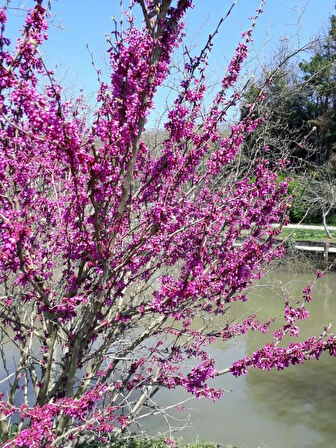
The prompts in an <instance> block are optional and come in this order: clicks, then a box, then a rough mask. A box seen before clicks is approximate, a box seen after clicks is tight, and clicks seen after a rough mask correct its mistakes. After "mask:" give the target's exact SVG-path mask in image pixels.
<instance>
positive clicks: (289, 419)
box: [145, 273, 336, 448]
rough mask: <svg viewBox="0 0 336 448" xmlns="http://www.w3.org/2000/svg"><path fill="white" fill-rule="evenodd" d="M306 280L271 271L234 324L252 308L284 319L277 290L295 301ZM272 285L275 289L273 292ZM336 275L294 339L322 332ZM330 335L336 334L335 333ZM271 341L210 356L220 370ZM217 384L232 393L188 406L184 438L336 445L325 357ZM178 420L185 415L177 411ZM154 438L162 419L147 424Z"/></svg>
mask: <svg viewBox="0 0 336 448" xmlns="http://www.w3.org/2000/svg"><path fill="white" fill-rule="evenodd" d="M310 280H311V275H305V274H295V275H293V274H288V273H276V274H271V275H269V277H268V278H264V279H263V282H262V285H259V286H256V287H255V288H254V291H253V292H252V293H251V294H250V296H249V301H248V302H247V304H242V306H238V307H237V308H236V309H235V310H234V311H233V312H232V314H231V316H230V317H231V318H232V319H234V318H235V317H238V316H243V315H244V316H245V315H248V314H249V313H250V312H252V311H254V310H255V309H256V308H257V309H259V313H258V316H259V317H260V318H261V319H268V318H270V317H272V316H274V315H276V316H279V319H280V318H281V315H282V314H283V296H282V295H281V292H280V290H283V291H285V292H286V293H287V294H289V295H292V297H297V298H298V299H300V297H301V291H302V288H303V287H305V286H306V285H307V283H308V282H309V281H310ZM270 285H272V286H270ZM335 291H336V274H328V275H326V276H325V277H324V278H323V279H322V280H320V282H319V284H318V285H317V287H316V288H315V290H314V299H313V301H312V302H311V304H309V309H310V311H311V319H309V321H307V322H304V323H302V325H301V328H302V331H301V334H300V337H299V340H303V339H305V338H307V337H309V336H312V335H318V334H320V333H321V331H322V330H323V326H324V325H325V324H326V323H329V322H330V321H331V322H333V321H335V317H336V294H335ZM334 331H335V329H334ZM269 340H270V337H269V336H267V335H266V336H265V335H260V334H259V333H252V334H249V335H247V336H245V337H242V338H240V339H239V340H238V341H235V342H234V343H231V344H228V343H225V344H217V345H215V346H213V347H212V355H213V356H214V357H215V358H216V359H218V360H219V363H218V367H219V368H225V367H227V366H228V365H230V363H231V362H232V361H233V360H235V359H239V358H241V357H244V356H246V354H251V353H252V352H253V351H254V350H255V349H256V348H257V347H260V345H261V344H264V343H266V342H268V341H269ZM215 384H216V385H217V386H219V387H224V388H226V389H229V390H232V392H228V393H227V394H226V396H225V397H224V398H223V399H222V400H220V401H219V402H217V403H214V404H213V403H210V402H209V401H207V400H203V399H202V400H194V401H193V402H192V405H191V406H192V410H191V418H192V424H193V426H192V427H191V428H187V429H184V430H183V432H182V435H183V437H184V438H185V439H186V440H189V441H191V440H196V439H200V440H209V441H210V440H213V441H217V442H220V443H223V444H225V443H230V444H233V445H237V446H239V448H243V447H248V448H250V447H251V448H255V447H257V446H258V447H261V446H263V447H266V446H267V447H270V448H283V447H286V448H302V447H304V448H313V447H314V448H316V447H321V448H322V447H323V448H333V447H335V446H336V360H335V358H331V357H329V356H328V355H323V356H322V357H321V359H320V361H316V360H311V361H309V362H307V363H306V364H304V365H302V366H295V367H291V368H288V369H286V370H285V371H281V372H277V371H274V372H262V371H256V370H252V371H250V373H249V375H248V376H247V377H246V378H245V377H244V378H239V379H235V378H233V377H232V376H228V375H226V376H224V377H222V378H218V379H217V380H216V382H215ZM182 398H183V394H181V393H180V392H177V391H174V392H171V391H169V392H163V393H161V395H160V396H159V397H157V399H158V400H162V402H164V403H173V402H174V400H180V399H182ZM174 416H175V417H182V415H180V413H175V414H174ZM145 426H146V429H147V430H149V431H151V432H152V433H153V434H157V433H158V432H160V431H164V430H167V425H165V424H164V423H162V419H159V418H158V419H156V420H155V419H151V420H150V421H148V422H146V425H145Z"/></svg>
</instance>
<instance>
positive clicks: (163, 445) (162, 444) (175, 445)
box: [78, 437, 238, 448]
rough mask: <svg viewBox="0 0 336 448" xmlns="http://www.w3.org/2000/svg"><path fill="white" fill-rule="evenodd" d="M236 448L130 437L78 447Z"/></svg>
mask: <svg viewBox="0 0 336 448" xmlns="http://www.w3.org/2000/svg"><path fill="white" fill-rule="evenodd" d="M108 447H110V448H167V447H172V448H238V447H236V446H233V445H222V444H218V443H215V442H195V443H184V442H183V441H181V440H179V439H177V440H172V439H169V440H168V439H163V438H160V439H152V440H145V439H139V438H136V437H134V438H131V439H129V440H127V441H125V440H121V441H115V442H113V443H110V444H109V445H102V444H100V443H98V442H93V443H84V444H81V445H80V446H79V447H78V448H108Z"/></svg>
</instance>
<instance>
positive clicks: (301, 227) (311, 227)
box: [273, 224, 336, 231]
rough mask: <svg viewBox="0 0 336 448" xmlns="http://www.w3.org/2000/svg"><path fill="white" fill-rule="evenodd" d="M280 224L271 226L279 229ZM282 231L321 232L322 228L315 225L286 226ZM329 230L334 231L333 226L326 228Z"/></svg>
mask: <svg viewBox="0 0 336 448" xmlns="http://www.w3.org/2000/svg"><path fill="white" fill-rule="evenodd" d="M279 225H280V224H273V227H279ZM284 229H302V230H323V231H324V227H323V226H317V225H315V224H288V225H287V226H284ZM328 229H329V230H336V227H335V226H328Z"/></svg>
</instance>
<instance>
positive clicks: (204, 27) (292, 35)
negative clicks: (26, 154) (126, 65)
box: [0, 0, 335, 125]
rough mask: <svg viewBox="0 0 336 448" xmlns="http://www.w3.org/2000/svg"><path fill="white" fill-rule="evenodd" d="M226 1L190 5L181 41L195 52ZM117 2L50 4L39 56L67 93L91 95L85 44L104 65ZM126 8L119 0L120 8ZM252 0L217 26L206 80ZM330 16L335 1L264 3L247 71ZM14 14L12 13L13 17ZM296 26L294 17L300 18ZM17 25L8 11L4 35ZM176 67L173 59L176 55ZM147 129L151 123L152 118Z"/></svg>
mask: <svg viewBox="0 0 336 448" xmlns="http://www.w3.org/2000/svg"><path fill="white" fill-rule="evenodd" d="M3 3H4V0H0V4H3ZM231 3H232V0H194V4H195V7H194V9H193V10H191V11H190V12H189V15H188V16H187V18H186V32H187V38H186V43H187V45H188V47H191V49H192V50H193V51H195V52H197V48H201V46H202V43H204V42H205V41H206V39H207V37H208V34H209V33H210V32H212V30H213V29H214V28H215V26H216V24H217V22H218V20H219V19H220V17H221V16H223V15H225V13H226V12H227V10H228V8H229V7H230V5H231ZM19 4H21V5H22V4H23V5H24V6H25V7H29V6H30V5H32V1H31V0H26V1H24V0H12V2H11V6H14V7H16V6H18V5H19ZM119 4H120V2H119V0H96V1H92V0H58V1H54V2H53V7H52V13H53V16H54V20H53V23H52V24H51V26H50V31H49V40H48V43H47V44H46V45H45V46H44V48H43V52H44V55H45V58H46V61H47V63H48V65H49V67H54V66H57V70H56V73H57V75H58V76H59V77H61V78H64V83H65V84H68V85H71V86H72V88H73V89H75V90H78V89H79V88H82V87H83V88H84V91H85V92H86V93H87V94H92V97H93V96H94V95H93V92H95V90H96V87H97V80H96V75H95V72H94V70H93V69H92V66H91V62H90V56H89V54H88V51H87V49H86V43H88V44H89V46H90V49H91V50H92V51H93V53H94V54H95V60H96V63H97V65H98V66H99V67H101V68H102V69H103V70H104V69H105V68H104V67H106V65H105V64H106V61H105V59H106V56H105V55H106V43H105V37H104V35H105V33H109V32H110V31H111V29H112V20H111V16H114V17H116V18H117V19H119V17H120V6H119ZM127 4H128V1H127V0H124V5H125V6H126V5H127ZM258 4H259V2H258V1H257V0H237V4H236V6H235V8H234V9H233V12H232V14H231V16H230V17H229V18H228V19H227V20H226V22H225V23H224V24H223V26H222V28H221V31H220V33H219V34H218V35H217V36H216V39H215V45H214V51H213V54H212V57H211V59H210V67H209V72H210V79H211V81H216V80H218V79H220V75H221V74H222V73H223V71H224V70H225V67H226V64H227V61H228V60H229V58H230V57H231V56H232V54H233V52H234V49H235V47H236V45H237V42H238V40H239V37H240V33H241V32H242V31H243V30H245V29H247V28H248V24H249V21H248V17H249V16H251V15H253V14H254V12H255V9H256V8H257V6H258ZM333 13H335V0H268V1H267V2H266V6H265V7H264V13H263V14H262V15H261V17H260V18H259V20H258V23H257V26H256V29H255V32H254V44H253V47H252V48H251V53H250V54H251V63H250V66H249V67H250V68H249V69H248V70H250V71H251V72H252V71H253V70H254V69H255V67H258V65H260V64H264V63H266V62H267V61H269V58H270V56H271V54H272V52H273V50H274V49H276V48H277V47H278V45H279V41H281V42H282V43H284V42H288V43H289V45H290V47H291V48H293V49H295V48H296V47H297V45H298V35H299V37H300V42H299V44H300V45H303V44H304V43H306V42H307V41H308V40H309V39H310V38H311V37H312V36H315V35H316V34H317V33H319V31H321V29H322V28H323V27H327V25H328V17H329V15H330V14H333ZM13 14H14V15H13ZM301 14H302V17H301V19H300V20H299V25H298V17H299V16H301ZM20 23H22V14H20V13H19V12H17V11H14V10H13V11H12V14H11V17H10V19H9V28H8V31H9V34H10V37H13V36H15V33H16V30H17V27H18V26H19V24H20ZM176 61H177V63H178V61H179V56H178V55H177V56H176ZM164 93H167V91H165V90H162V91H161V93H160V94H159V96H158V99H157V109H160V108H162V107H163V104H164V98H163V97H164ZM151 120H152V123H151V124H152V125H154V121H153V120H154V118H153V119H151Z"/></svg>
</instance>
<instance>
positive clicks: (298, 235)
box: [279, 228, 336, 241]
mask: <svg viewBox="0 0 336 448" xmlns="http://www.w3.org/2000/svg"><path fill="white" fill-rule="evenodd" d="M330 233H331V235H332V236H333V237H334V238H336V232H335V231H331V232H330ZM279 237H280V238H287V237H291V238H293V239H294V240H314V241H329V240H330V238H328V237H327V234H326V233H325V231H324V230H310V229H286V228H284V229H282V232H281V234H280V235H279Z"/></svg>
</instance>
